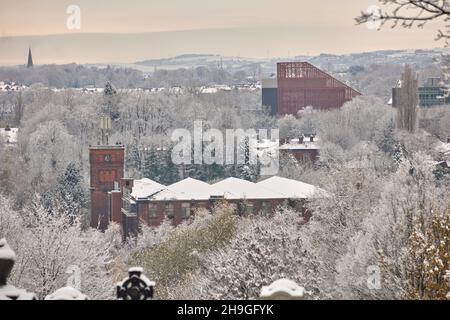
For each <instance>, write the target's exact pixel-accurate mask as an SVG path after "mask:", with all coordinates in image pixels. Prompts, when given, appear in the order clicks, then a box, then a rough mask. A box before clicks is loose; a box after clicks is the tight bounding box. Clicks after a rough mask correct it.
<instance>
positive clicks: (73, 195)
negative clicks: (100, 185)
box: [54, 162, 88, 219]
mask: <svg viewBox="0 0 450 320" xmlns="http://www.w3.org/2000/svg"><path fill="white" fill-rule="evenodd" d="M54 195H55V196H56V199H57V201H58V202H59V204H60V205H61V206H62V207H63V210H64V212H66V213H67V214H68V215H69V217H70V219H73V218H75V217H77V216H79V215H80V214H81V210H82V209H86V208H87V204H88V199H87V194H86V191H85V187H84V184H83V177H82V176H81V174H80V169H78V168H77V166H76V164H75V163H73V162H71V163H69V165H68V166H67V168H66V171H65V172H64V174H63V175H61V176H60V177H59V178H58V181H57V185H56V188H55V192H54Z"/></svg>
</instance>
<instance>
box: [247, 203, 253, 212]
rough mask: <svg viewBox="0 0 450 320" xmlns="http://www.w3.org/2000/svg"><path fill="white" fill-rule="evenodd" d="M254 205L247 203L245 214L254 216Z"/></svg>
mask: <svg viewBox="0 0 450 320" xmlns="http://www.w3.org/2000/svg"><path fill="white" fill-rule="evenodd" d="M253 209H254V207H253V204H252V203H247V204H245V214H247V215H250V214H253Z"/></svg>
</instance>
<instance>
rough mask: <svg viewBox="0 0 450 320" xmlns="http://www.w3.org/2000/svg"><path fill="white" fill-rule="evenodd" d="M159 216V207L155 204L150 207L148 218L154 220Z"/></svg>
mask: <svg viewBox="0 0 450 320" xmlns="http://www.w3.org/2000/svg"><path fill="white" fill-rule="evenodd" d="M157 215H158V206H157V205H156V204H154V203H150V204H149V205H148V218H149V219H153V218H156V216H157Z"/></svg>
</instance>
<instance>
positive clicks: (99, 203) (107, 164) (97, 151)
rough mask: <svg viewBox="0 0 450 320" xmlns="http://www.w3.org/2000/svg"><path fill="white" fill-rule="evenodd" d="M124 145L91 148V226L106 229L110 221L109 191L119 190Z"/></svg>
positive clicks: (122, 171) (122, 170)
mask: <svg viewBox="0 0 450 320" xmlns="http://www.w3.org/2000/svg"><path fill="white" fill-rule="evenodd" d="M124 160H125V148H124V147H123V146H122V145H115V146H95V147H90V148H89V163H90V176H91V187H90V190H91V227H93V228H98V229H100V230H102V231H103V230H106V228H107V227H108V223H109V221H110V217H109V205H110V204H109V198H108V193H109V192H111V191H113V190H117V188H118V186H119V183H120V179H122V178H123V175H124Z"/></svg>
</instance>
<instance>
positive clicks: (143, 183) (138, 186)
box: [131, 178, 166, 199]
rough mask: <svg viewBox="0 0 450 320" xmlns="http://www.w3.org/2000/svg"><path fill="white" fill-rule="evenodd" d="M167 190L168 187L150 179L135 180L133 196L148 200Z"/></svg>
mask: <svg viewBox="0 0 450 320" xmlns="http://www.w3.org/2000/svg"><path fill="white" fill-rule="evenodd" d="M165 188H166V186H164V185H162V184H160V183H158V182H156V181H153V180H151V179H148V178H144V179H140V180H134V183H133V190H132V191H131V196H132V197H133V198H135V199H143V198H148V197H151V196H152V195H154V194H155V193H157V192H159V191H161V190H163V189H165Z"/></svg>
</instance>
